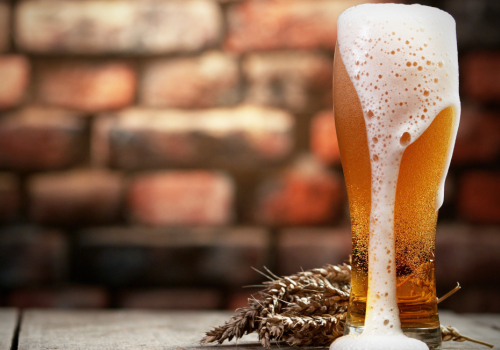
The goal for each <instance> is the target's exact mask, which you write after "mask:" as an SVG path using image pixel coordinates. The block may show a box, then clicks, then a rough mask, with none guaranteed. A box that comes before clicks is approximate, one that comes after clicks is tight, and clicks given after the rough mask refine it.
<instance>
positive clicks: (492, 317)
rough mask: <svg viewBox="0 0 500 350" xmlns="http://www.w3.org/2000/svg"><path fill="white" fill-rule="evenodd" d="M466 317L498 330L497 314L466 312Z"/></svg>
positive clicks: (499, 327)
mask: <svg viewBox="0 0 500 350" xmlns="http://www.w3.org/2000/svg"><path fill="white" fill-rule="evenodd" d="M467 317H470V318H472V319H474V320H476V321H477V322H479V323H481V324H486V325H487V326H491V327H493V328H495V329H498V330H499V331H500V315H498V314H468V315H467Z"/></svg>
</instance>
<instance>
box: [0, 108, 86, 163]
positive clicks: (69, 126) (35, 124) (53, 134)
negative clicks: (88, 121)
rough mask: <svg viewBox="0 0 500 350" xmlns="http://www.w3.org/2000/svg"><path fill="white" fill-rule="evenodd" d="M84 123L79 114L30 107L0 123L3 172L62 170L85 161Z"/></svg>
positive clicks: (0, 152) (3, 119) (0, 156)
mask: <svg viewBox="0 0 500 350" xmlns="http://www.w3.org/2000/svg"><path fill="white" fill-rule="evenodd" d="M84 132H85V123H84V121H83V120H82V119H81V118H80V116H79V114H77V113H74V112H68V111H63V110H59V109H50V108H38V107H30V108H25V109H22V110H19V111H16V112H13V113H10V114H9V115H7V116H5V117H3V118H2V119H0V168H4V169H13V170H20V171H31V170H47V169H60V168H64V167H67V166H69V165H72V164H74V163H76V162H78V161H79V160H81V158H82V151H83V143H82V142H83V137H84Z"/></svg>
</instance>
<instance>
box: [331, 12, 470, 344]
mask: <svg viewBox="0 0 500 350" xmlns="http://www.w3.org/2000/svg"><path fill="white" fill-rule="evenodd" d="M334 111H335V113H334V114H335V118H336V128H337V136H338V141H339V147H340V152H341V159H342V167H343V171H344V176H345V181H346V186H347V192H348V197H349V209H350V216H351V228H352V281H351V282H352V283H351V295H350V301H349V312H348V318H347V324H346V328H345V329H346V334H363V335H367V334H371V335H376V334H393V333H394V332H395V330H396V333H397V332H398V331H399V330H401V329H402V332H404V334H405V335H407V336H408V337H411V338H416V339H419V340H422V341H423V342H425V343H426V344H427V346H428V347H429V348H430V349H439V348H440V347H441V333H440V324H439V316H438V309H437V299H436V287H435V285H436V283H435V273H434V270H435V265H434V264H435V255H434V251H435V234H436V222H437V217H438V209H439V207H440V206H441V204H442V201H443V193H444V192H443V191H444V180H445V177H446V174H447V171H448V167H449V164H450V159H451V154H452V150H453V146H454V143H455V137H456V132H457V129H458V123H459V116H460V100H459V95H458V58H457V45H456V34H455V21H454V20H453V18H452V17H451V16H450V15H449V14H447V13H446V12H444V11H441V10H438V9H435V8H432V7H427V6H420V5H399V4H367V5H360V6H356V7H354V8H350V9H348V10H346V11H345V12H344V13H343V14H342V15H341V16H340V17H339V20H338V41H337V47H336V51H335V59H334ZM391 332H392V333H391ZM394 334H395V333H394ZM334 344H335V343H334ZM332 348H333V345H332Z"/></svg>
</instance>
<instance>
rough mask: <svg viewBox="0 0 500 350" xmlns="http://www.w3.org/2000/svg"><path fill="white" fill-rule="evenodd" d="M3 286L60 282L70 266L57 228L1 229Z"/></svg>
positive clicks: (1, 282) (0, 274)
mask: <svg viewBox="0 0 500 350" xmlns="http://www.w3.org/2000/svg"><path fill="white" fill-rule="evenodd" d="M0 257H1V262H2V263H1V264H0V287H1V288H14V287H22V286H33V285H39V284H48V283H60V282H61V281H63V280H64V278H66V272H67V268H68V260H67V242H66V240H65V238H64V236H63V235H62V234H61V233H60V232H58V231H54V230H47V229H41V228H36V227H24V226H22V227H10V228H2V229H0Z"/></svg>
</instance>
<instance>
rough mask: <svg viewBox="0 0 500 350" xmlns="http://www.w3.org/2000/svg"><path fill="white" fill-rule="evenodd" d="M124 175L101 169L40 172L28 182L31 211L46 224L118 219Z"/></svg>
mask: <svg viewBox="0 0 500 350" xmlns="http://www.w3.org/2000/svg"><path fill="white" fill-rule="evenodd" d="M122 187H123V185H122V178H121V176H120V175H119V174H116V173H111V172H107V171H99V170H72V171H69V172H64V173H48V174H39V175H35V176H33V177H31V178H30V179H29V181H28V192H29V197H30V207H29V213H30V217H31V219H32V220H33V221H35V222H39V223H44V224H62V225H77V224H78V225H81V224H99V223H110V222H114V221H116V220H117V219H118V218H119V216H120V206H121V199H122Z"/></svg>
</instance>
